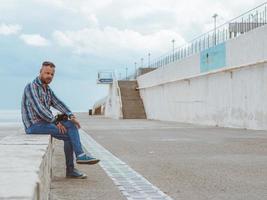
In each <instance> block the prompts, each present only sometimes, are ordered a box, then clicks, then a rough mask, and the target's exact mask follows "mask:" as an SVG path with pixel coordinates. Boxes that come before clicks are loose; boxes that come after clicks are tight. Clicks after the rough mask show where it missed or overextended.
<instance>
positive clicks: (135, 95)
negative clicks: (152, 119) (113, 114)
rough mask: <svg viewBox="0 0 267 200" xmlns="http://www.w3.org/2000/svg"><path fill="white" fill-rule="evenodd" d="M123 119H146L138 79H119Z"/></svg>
mask: <svg viewBox="0 0 267 200" xmlns="http://www.w3.org/2000/svg"><path fill="white" fill-rule="evenodd" d="M118 84H119V88H120V92H121V100H122V114H123V119H146V113H145V109H144V104H143V101H142V99H141V97H140V94H139V91H138V90H136V88H137V87H138V86H137V81H136V80H134V81H118Z"/></svg>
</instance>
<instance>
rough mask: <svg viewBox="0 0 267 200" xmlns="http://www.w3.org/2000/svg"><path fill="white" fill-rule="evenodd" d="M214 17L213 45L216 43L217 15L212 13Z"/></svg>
mask: <svg viewBox="0 0 267 200" xmlns="http://www.w3.org/2000/svg"><path fill="white" fill-rule="evenodd" d="M212 17H213V18H214V46H215V45H216V18H217V17H218V14H216V13H215V14H214V15H213V16H212Z"/></svg>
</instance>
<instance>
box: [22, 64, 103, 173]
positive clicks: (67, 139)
mask: <svg viewBox="0 0 267 200" xmlns="http://www.w3.org/2000/svg"><path fill="white" fill-rule="evenodd" d="M54 74H55V65H54V64H53V63H52V62H47V61H45V62H43V64H42V67H41V70H40V75H39V76H38V77H37V78H36V79H35V80H34V81H33V82H31V83H29V84H27V85H26V87H25V90H24V94H23V98H22V104H21V112H22V121H23V124H24V127H25V131H26V133H27V134H50V135H51V136H52V137H54V138H56V139H59V140H63V141H64V152H65V159H66V177H68V178H86V174H84V173H82V172H79V171H78V170H77V169H75V168H74V162H73V151H74V153H75V155H76V163H78V164H96V163H98V162H99V160H98V159H96V158H93V157H91V156H89V155H86V154H85V153H84V151H83V149H82V146H81V141H80V136H79V132H78V129H79V128H80V123H79V121H78V120H77V119H76V117H75V116H74V115H73V113H72V112H71V111H70V109H69V108H68V107H67V106H66V105H65V104H64V103H63V102H62V101H60V100H59V99H58V98H57V97H56V95H55V94H54V92H53V91H52V90H51V88H50V87H49V86H48V85H49V84H50V83H51V82H52V80H53V77H54ZM50 106H52V107H53V108H55V109H57V110H59V111H60V112H62V113H63V114H65V115H66V116H67V117H68V119H65V120H63V121H61V122H58V123H55V122H56V120H55V117H54V116H53V114H52V111H51V110H50Z"/></svg>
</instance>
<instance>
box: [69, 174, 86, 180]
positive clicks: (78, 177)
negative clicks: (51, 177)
mask: <svg viewBox="0 0 267 200" xmlns="http://www.w3.org/2000/svg"><path fill="white" fill-rule="evenodd" d="M66 178H72V179H86V178H87V176H86V175H82V176H66Z"/></svg>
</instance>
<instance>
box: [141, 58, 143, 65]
mask: <svg viewBox="0 0 267 200" xmlns="http://www.w3.org/2000/svg"><path fill="white" fill-rule="evenodd" d="M143 62H144V58H141V67H143Z"/></svg>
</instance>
